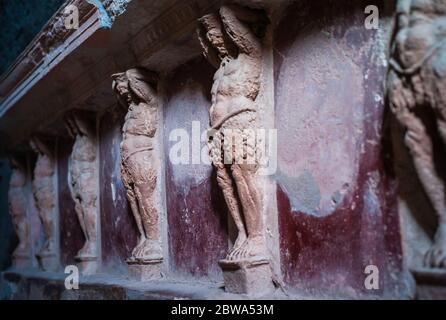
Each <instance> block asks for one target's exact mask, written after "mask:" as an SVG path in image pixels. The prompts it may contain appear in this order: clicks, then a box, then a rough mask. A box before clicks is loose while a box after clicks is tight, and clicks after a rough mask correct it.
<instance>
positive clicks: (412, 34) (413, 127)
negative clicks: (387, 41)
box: [388, 0, 446, 268]
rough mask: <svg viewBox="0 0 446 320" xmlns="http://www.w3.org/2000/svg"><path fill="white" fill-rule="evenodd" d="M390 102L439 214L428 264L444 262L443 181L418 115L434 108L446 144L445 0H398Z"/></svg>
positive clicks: (445, 219) (445, 204) (445, 265)
mask: <svg viewBox="0 0 446 320" xmlns="http://www.w3.org/2000/svg"><path fill="white" fill-rule="evenodd" d="M388 97H389V103H390V107H391V109H392V111H393V113H394V114H395V116H396V118H397V120H398V121H399V122H400V123H401V125H402V126H403V127H404V128H405V129H406V134H405V138H404V141H405V144H406V146H407V147H408V149H409V150H410V153H411V156H412V158H413V162H414V164H415V168H416V171H417V173H418V176H419V178H420V180H421V183H422V185H423V187H424V189H425V191H426V193H427V195H428V197H429V199H430V201H431V203H432V205H433V207H434V210H435V213H436V214H437V216H438V222H439V225H438V229H437V233H436V236H435V241H434V245H433V246H432V248H431V249H430V250H429V251H428V252H427V253H426V256H425V265H426V266H429V267H434V268H446V201H445V185H444V181H442V179H441V178H440V176H439V174H438V172H437V171H436V169H435V165H434V150H433V139H432V137H431V136H430V135H429V134H428V131H427V128H426V125H425V124H424V123H423V121H422V120H421V117H420V116H419V115H420V113H423V112H424V111H431V112H432V113H433V114H434V115H435V120H436V124H437V128H438V132H439V135H440V138H441V140H442V142H443V146H446V1H444V0H399V1H398V5H397V21H396V33H395V37H394V40H393V45H392V52H391V60H390V70H389V75H388Z"/></svg>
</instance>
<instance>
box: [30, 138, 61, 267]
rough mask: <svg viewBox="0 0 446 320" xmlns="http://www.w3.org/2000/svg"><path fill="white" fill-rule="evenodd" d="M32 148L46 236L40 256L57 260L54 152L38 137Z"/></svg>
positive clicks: (34, 191) (37, 191)
mask: <svg viewBox="0 0 446 320" xmlns="http://www.w3.org/2000/svg"><path fill="white" fill-rule="evenodd" d="M30 146H31V148H32V149H33V150H34V152H35V153H36V154H37V162H36V166H35V168H34V177H33V193H34V198H35V200H36V206H37V209H38V212H39V217H40V220H41V221H42V225H43V231H44V235H45V243H44V244H43V247H42V249H41V250H40V252H39V254H38V256H39V258H40V259H45V258H46V257H54V258H55V257H56V250H57V243H56V241H57V239H56V227H55V222H56V221H55V209H56V202H55V201H56V200H55V186H54V173H55V161H54V151H53V150H51V147H50V144H49V143H48V142H47V141H45V140H43V139H42V138H40V137H36V136H35V137H33V138H32V139H31V141H30ZM44 268H45V267H44Z"/></svg>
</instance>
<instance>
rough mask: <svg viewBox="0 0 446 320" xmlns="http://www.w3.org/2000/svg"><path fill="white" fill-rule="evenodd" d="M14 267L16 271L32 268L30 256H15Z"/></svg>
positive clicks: (13, 259)
mask: <svg viewBox="0 0 446 320" xmlns="http://www.w3.org/2000/svg"><path fill="white" fill-rule="evenodd" d="M12 266H13V267H14V268H15V269H25V268H29V267H31V266H32V261H31V257H30V256H28V255H14V256H13V257H12Z"/></svg>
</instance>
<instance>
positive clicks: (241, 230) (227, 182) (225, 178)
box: [216, 163, 246, 260]
mask: <svg viewBox="0 0 446 320" xmlns="http://www.w3.org/2000/svg"><path fill="white" fill-rule="evenodd" d="M216 168H217V182H218V185H219V186H220V188H221V190H222V192H223V196H224V198H225V201H226V204H227V206H228V210H229V213H230V215H231V217H232V219H233V220H234V223H235V225H236V227H237V239H236V241H235V243H234V246H233V247H232V249H231V250H230V251H229V254H228V259H229V260H231V259H232V258H233V257H232V254H233V252H235V251H236V250H238V249H239V248H240V247H241V246H242V244H243V243H244V242H245V241H246V230H245V225H244V223H243V220H242V216H241V213H240V207H239V203H238V200H237V194H236V192H235V185H234V184H233V180H232V178H231V176H230V175H229V173H228V171H227V169H226V167H225V165H224V164H222V163H220V164H218V165H216Z"/></svg>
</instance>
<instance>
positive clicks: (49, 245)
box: [39, 240, 55, 257]
mask: <svg viewBox="0 0 446 320" xmlns="http://www.w3.org/2000/svg"><path fill="white" fill-rule="evenodd" d="M54 248H55V245H54V243H53V242H52V241H48V240H47V241H46V242H45V244H44V245H43V247H42V249H41V250H40V252H39V256H41V257H46V256H51V255H54V252H55V250H54Z"/></svg>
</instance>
